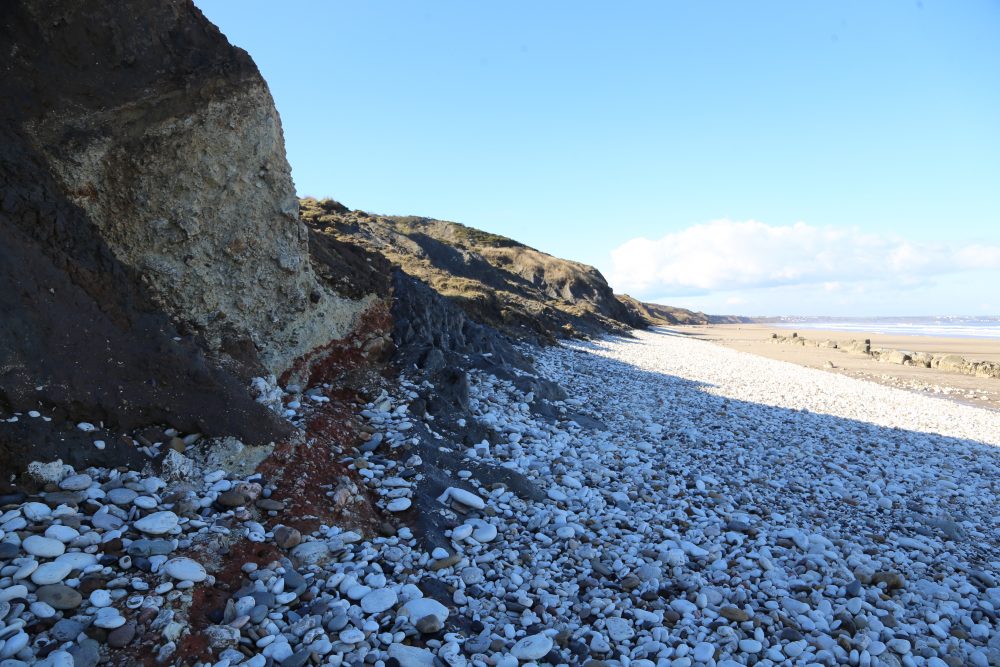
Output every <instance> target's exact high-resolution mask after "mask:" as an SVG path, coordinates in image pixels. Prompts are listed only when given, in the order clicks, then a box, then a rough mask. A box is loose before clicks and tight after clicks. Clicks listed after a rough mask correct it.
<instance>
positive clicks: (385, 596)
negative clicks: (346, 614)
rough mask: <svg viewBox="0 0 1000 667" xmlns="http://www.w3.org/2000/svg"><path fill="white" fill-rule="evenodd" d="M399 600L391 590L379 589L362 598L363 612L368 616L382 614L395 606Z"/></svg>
mask: <svg viewBox="0 0 1000 667" xmlns="http://www.w3.org/2000/svg"><path fill="white" fill-rule="evenodd" d="M398 599H399V598H398V597H397V596H396V592H395V591H394V590H392V589H391V588H377V589H375V590H373V591H372V592H371V593H368V594H367V595H365V596H364V597H363V598H361V610H362V611H364V612H365V613H366V614H380V613H382V612H383V611H385V610H387V609H390V608H392V607H393V606H395V604H396V602H397V600H398Z"/></svg>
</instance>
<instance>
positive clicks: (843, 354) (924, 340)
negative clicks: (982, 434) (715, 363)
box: [667, 324, 1000, 409]
mask: <svg viewBox="0 0 1000 667" xmlns="http://www.w3.org/2000/svg"><path fill="white" fill-rule="evenodd" d="M667 328H668V329H669V330H670V331H672V332H674V333H678V334H681V335H684V336H690V337H692V338H697V339H701V340H707V341H710V342H713V343H717V344H719V345H724V346H726V347H729V348H732V349H735V350H741V351H743V352H750V353H751V354H756V355H759V356H762V357H767V358H769V359H777V360H780V361H787V362H790V363H793V364H798V365H800V366H805V367H808V368H818V369H821V370H825V371H827V372H830V373H836V374H839V375H846V376H849V377H854V378H859V379H864V380H870V381H873V382H878V383H880V384H884V385H888V386H892V387H897V388H901V389H908V390H911V391H916V392H920V393H924V394H930V395H936V396H941V397H945V398H950V399H952V400H956V401H959V402H962V403H968V404H972V405H977V406H981V407H990V408H993V409H1000V380H998V379H996V378H984V377H975V376H971V375H962V374H960V373H953V372H949V371H943V370H939V369H936V368H922V367H919V366H902V365H899V364H892V363H885V362H880V361H877V360H875V359H872V358H871V357H868V356H866V355H863V354H859V353H852V352H847V351H845V350H840V349H833V348H826V347H816V346H813V345H790V344H782V343H775V342H773V341H772V339H771V334H774V333H776V334H778V335H779V336H791V334H792V332H795V329H788V328H784V327H776V326H773V325H768V324H718V325H706V326H683V327H667ZM797 333H798V334H799V336H801V337H803V338H805V339H806V340H808V341H825V340H832V341H837V342H846V341H849V340H852V339H854V340H857V339H865V338H868V339H871V346H872V348H879V347H881V348H890V349H897V350H906V351H909V352H927V353H931V354H958V355H961V356H963V357H965V358H966V359H968V360H973V361H1000V340H990V339H981V338H944V337H937V336H901V335H883V334H876V333H861V332H853V331H852V332H848V331H828V330H820V329H816V330H813V329H803V330H802V331H798V332H797ZM830 363H832V364H833V366H834V367H833V368H830V367H829V364H830Z"/></svg>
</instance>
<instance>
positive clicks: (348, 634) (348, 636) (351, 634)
mask: <svg viewBox="0 0 1000 667" xmlns="http://www.w3.org/2000/svg"><path fill="white" fill-rule="evenodd" d="M338 636H339V638H340V641H342V642H344V643H345V644H357V643H359V642H363V641H364V640H365V633H364V632H362V631H361V630H358V629H357V628H347V629H346V630H342V631H341V633H340V635H338Z"/></svg>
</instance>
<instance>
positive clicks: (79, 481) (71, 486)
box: [59, 474, 94, 491]
mask: <svg viewBox="0 0 1000 667" xmlns="http://www.w3.org/2000/svg"><path fill="white" fill-rule="evenodd" d="M93 482H94V480H92V479H91V478H90V475H82V474H81V475H70V476H69V477H66V478H65V479H63V481H61V482H59V488H60V489H62V490H63V491H83V490H84V489H89V488H90V485H91V484H93Z"/></svg>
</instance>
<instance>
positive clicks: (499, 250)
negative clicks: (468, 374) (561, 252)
mask: <svg viewBox="0 0 1000 667" xmlns="http://www.w3.org/2000/svg"><path fill="white" fill-rule="evenodd" d="M300 215H301V217H302V219H303V220H304V221H305V222H306V224H308V225H309V226H310V227H311V228H312V229H314V230H316V231H317V232H318V233H319V234H320V235H322V236H327V237H332V238H335V239H339V240H340V241H342V242H349V243H356V244H358V245H361V246H362V247H364V248H365V249H367V250H368V251H370V252H374V253H378V254H380V255H382V256H384V257H385V258H386V259H387V260H389V261H390V262H391V263H392V264H394V265H396V266H399V267H401V268H402V269H403V271H405V272H406V273H407V274H409V275H411V276H414V277H416V278H419V279H420V280H422V281H424V282H426V283H427V284H428V285H429V286H430V287H432V288H433V289H434V290H435V291H437V292H438V293H440V294H441V295H443V296H446V297H448V298H449V299H451V300H452V301H454V302H455V303H457V304H458V305H459V306H460V307H461V308H462V309H463V310H464V311H466V313H468V314H469V315H470V316H471V317H473V318H474V319H476V320H477V321H479V322H481V323H484V324H488V325H490V326H493V327H496V328H497V329H500V330H502V331H504V332H506V333H508V334H510V335H513V336H514V337H516V338H519V339H525V338H527V339H534V340H542V341H546V340H548V341H551V340H554V339H555V338H558V337H564V336H579V335H597V334H601V333H605V332H609V331H611V332H626V331H628V330H630V329H632V328H635V327H642V326H645V325H646V322H645V320H644V319H643V318H642V317H641V316H640V315H639V314H638V313H637V312H635V311H634V310H632V309H630V308H628V307H627V306H626V305H625V304H623V303H622V302H621V301H619V300H618V299H617V298H615V295H614V292H613V291H612V289H611V287H609V286H608V283H607V281H606V280H605V279H604V276H602V275H601V273H600V272H599V271H598V270H597V269H595V268H594V267H592V266H587V265H586V264H581V263H579V262H573V261H570V260H565V259H559V258H557V257H553V256H551V255H548V254H545V253H543V252H540V251H538V250H535V249H534V248H530V247H528V246H526V245H524V244H522V243H518V242H517V241H514V240H512V239H509V238H506V237H503V236H498V235H496V234H491V233H489V232H484V231H480V230H478V229H473V228H471V227H466V226H465V225H461V224H458V223H455V222H445V221H442V220H434V219H431V218H420V217H412V216H409V217H397V216H381V215H373V214H369V213H365V212H363V211H351V210H349V209H347V208H346V207H345V206H343V205H341V204H339V203H338V202H336V201H334V200H330V199H325V200H322V201H317V200H316V199H312V198H306V199H303V200H302V201H301V202H300Z"/></svg>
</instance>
